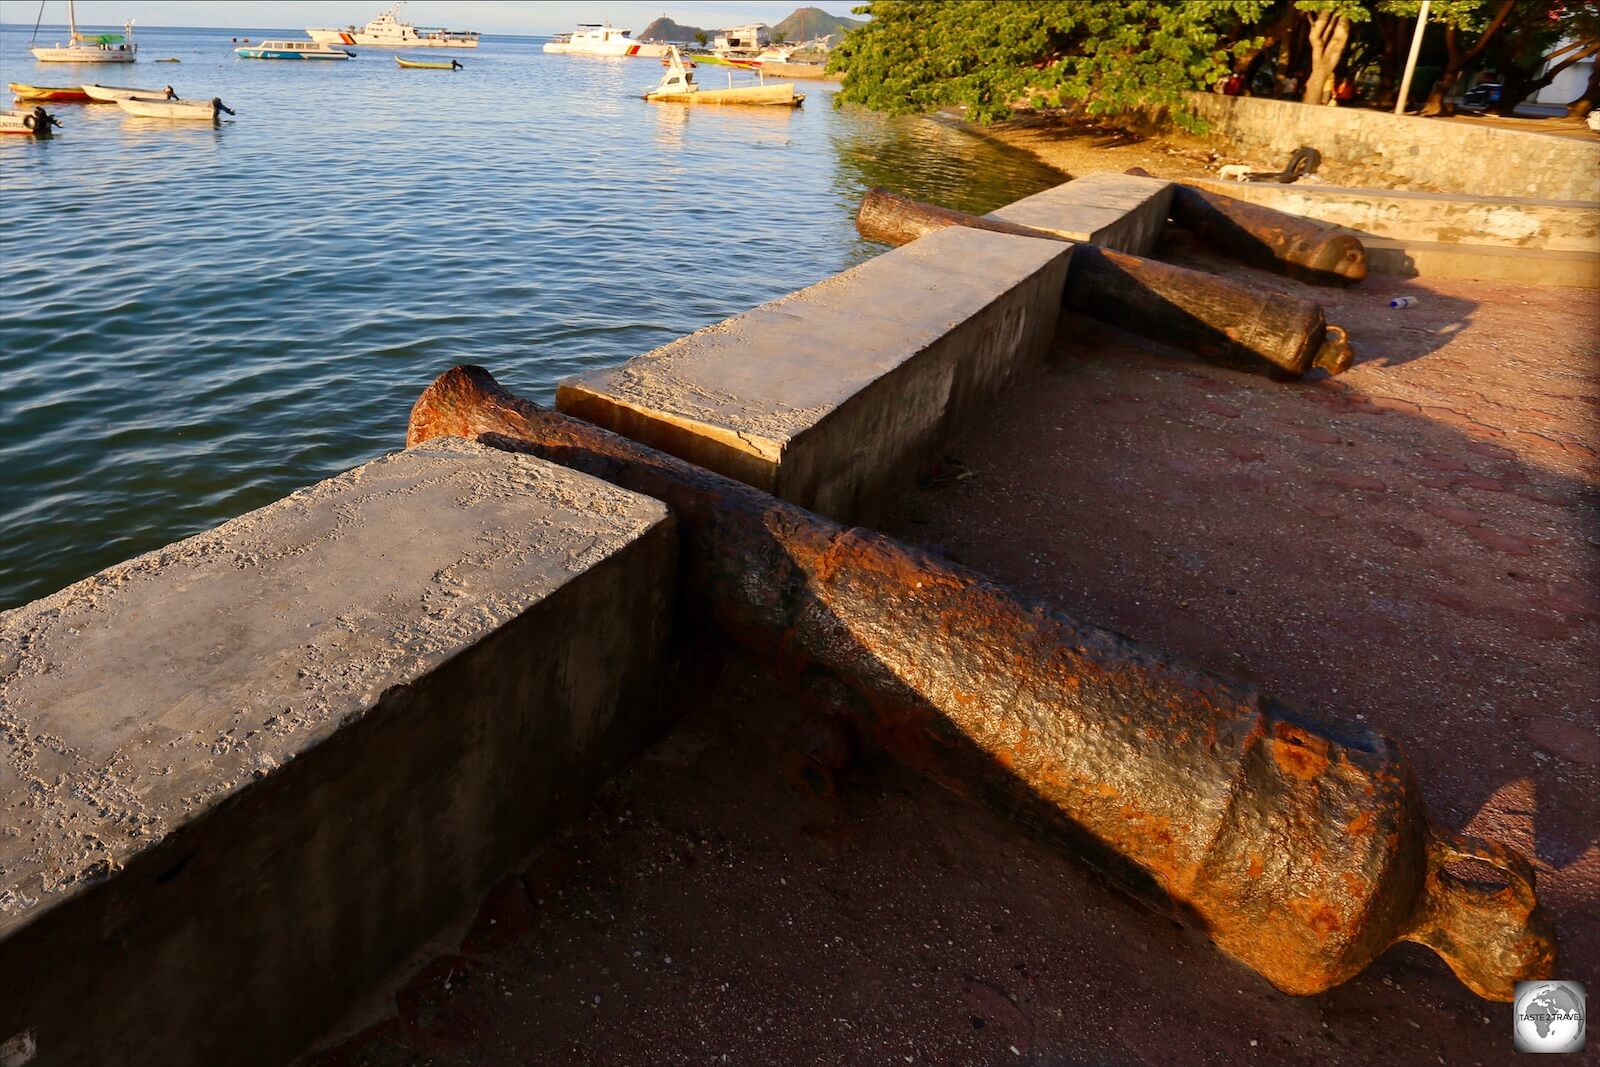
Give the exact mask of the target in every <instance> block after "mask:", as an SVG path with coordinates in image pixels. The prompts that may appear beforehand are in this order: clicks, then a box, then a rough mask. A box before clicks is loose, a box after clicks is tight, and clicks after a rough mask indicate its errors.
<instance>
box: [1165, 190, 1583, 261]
mask: <svg viewBox="0 0 1600 1067" xmlns="http://www.w3.org/2000/svg"><path fill="white" fill-rule="evenodd" d="M1193 184H1194V185H1196V186H1199V187H1200V188H1203V189H1210V190H1212V191H1214V192H1218V193H1222V194H1223V195H1225V196H1231V197H1234V198H1235V199H1238V200H1247V201H1249V202H1250V203H1253V204H1260V205H1262V206H1263V207H1270V208H1276V209H1277V210H1279V211H1287V212H1289V213H1290V214H1291V215H1300V216H1302V217H1304V218H1308V219H1317V220H1319V221H1321V222H1326V223H1328V224H1330V225H1333V226H1336V227H1338V228H1339V229H1341V230H1343V231H1345V232H1347V233H1353V234H1355V235H1356V236H1358V237H1361V238H1362V239H1363V240H1366V239H1369V238H1374V237H1386V238H1391V239H1394V240H1397V241H1401V242H1407V241H1427V242H1435V243H1439V244H1460V245H1472V246H1484V247H1504V248H1526V249H1530V250H1541V251H1547V252H1585V253H1588V254H1590V255H1594V256H1600V204H1593V203H1585V202H1583V201H1578V200H1537V199H1534V198H1531V197H1513V196H1475V195H1469V194H1466V193H1424V192H1414V191H1409V190H1401V189H1361V188H1347V187H1342V186H1334V185H1306V184H1303V183H1296V184H1293V185H1279V184H1277V183H1276V182H1224V181H1197V182H1194V183H1193Z"/></svg>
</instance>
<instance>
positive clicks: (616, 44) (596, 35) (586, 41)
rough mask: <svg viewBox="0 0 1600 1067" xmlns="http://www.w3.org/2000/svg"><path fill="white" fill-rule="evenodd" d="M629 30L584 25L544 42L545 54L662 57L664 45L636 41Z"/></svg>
mask: <svg viewBox="0 0 1600 1067" xmlns="http://www.w3.org/2000/svg"><path fill="white" fill-rule="evenodd" d="M629 33H630V31H628V30H619V29H616V28H615V27H614V26H612V25H611V23H609V22H606V23H598V22H585V23H583V24H582V25H580V26H579V27H578V28H577V29H575V30H573V31H572V32H571V33H558V34H556V35H555V37H554V39H552V40H550V41H548V42H546V44H545V46H544V50H545V51H546V52H556V53H559V54H564V55H573V56H664V55H666V54H667V49H666V47H665V46H663V45H659V44H650V43H648V42H645V41H635V40H634V39H633V38H632V37H631V36H629Z"/></svg>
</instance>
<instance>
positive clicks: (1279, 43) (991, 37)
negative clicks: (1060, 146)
mask: <svg viewBox="0 0 1600 1067" xmlns="http://www.w3.org/2000/svg"><path fill="white" fill-rule="evenodd" d="M1420 8H1421V0H1062V2H1042V0H1003V2H997V0H875V2H873V3H870V4H867V5H866V6H864V7H859V8H857V9H856V12H857V13H858V14H867V15H870V16H871V21H870V22H868V23H866V24H865V25H864V26H861V27H860V28H858V29H855V30H852V31H851V32H850V33H849V35H848V36H846V38H845V39H844V42H843V44H842V45H841V46H840V47H839V48H838V49H836V50H835V51H834V53H833V56H832V61H831V63H830V69H831V70H834V71H843V72H845V79H844V89H843V91H842V92H840V93H839V94H838V95H837V99H838V100H839V101H840V102H851V103H858V104H864V105H866V106H868V107H872V108H876V109H879V110H883V111H898V112H918V111H930V110H933V109H935V108H939V107H945V106H949V105H963V106H965V108H966V109H967V116H968V118H970V119H972V120H974V121H977V122H993V121H996V120H999V119H1003V118H1006V117H1007V116H1009V115H1010V113H1011V111H1012V109H1013V108H1014V107H1016V106H1019V105H1032V106H1035V107H1040V106H1064V105H1078V106H1080V107H1081V108H1082V109H1083V110H1084V111H1086V112H1087V113H1088V114H1091V115H1115V114H1118V113H1123V112H1128V111H1133V110H1137V109H1141V108H1150V107H1165V108H1167V109H1168V110H1169V112H1170V113H1171V114H1172V115H1173V116H1174V118H1175V119H1177V120H1178V121H1179V122H1180V123H1182V124H1184V125H1191V126H1192V125H1193V123H1192V122H1190V121H1188V120H1187V117H1186V116H1187V114H1188V112H1187V110H1186V104H1185V99H1186V97H1185V94H1186V93H1188V92H1189V91H1191V90H1195V89H1209V88H1212V87H1215V86H1216V85H1217V84H1218V83H1219V82H1220V81H1221V80H1222V79H1223V78H1225V77H1227V76H1228V74H1229V73H1230V72H1231V73H1234V74H1237V75H1239V80H1240V83H1242V91H1244V92H1246V93H1249V92H1250V91H1251V88H1252V86H1256V87H1257V89H1258V90H1262V89H1264V88H1265V87H1266V86H1268V85H1273V84H1274V83H1276V87H1277V91H1278V92H1279V94H1280V95H1281V94H1282V92H1283V88H1282V86H1283V82H1282V81H1281V80H1280V79H1282V78H1290V79H1296V78H1298V79H1303V83H1302V88H1301V92H1300V95H1301V98H1302V99H1303V100H1304V101H1305V102H1307V103H1322V102H1324V101H1326V99H1327V86H1328V84H1329V83H1330V81H1331V80H1333V78H1335V77H1337V76H1349V75H1353V74H1355V73H1357V72H1358V71H1359V69H1360V68H1362V67H1368V68H1372V70H1370V71H1369V74H1370V73H1373V72H1374V71H1375V76H1376V84H1375V91H1374V93H1373V95H1374V97H1375V100H1374V102H1375V103H1377V104H1379V105H1380V106H1389V105H1392V103H1393V101H1394V98H1395V95H1396V91H1397V83H1398V80H1399V74H1400V71H1401V67H1402V65H1403V63H1404V60H1405V57H1406V55H1407V54H1408V52H1409V47H1410V41H1411V32H1412V28H1413V27H1414V26H1415V21H1416V18H1417V15H1418V13H1419V10H1420ZM1429 10H1430V14H1429V28H1428V34H1427V37H1426V38H1425V43H1424V49H1423V51H1424V58H1423V61H1422V63H1421V64H1420V66H1419V69H1420V70H1422V71H1424V77H1423V80H1422V81H1421V82H1420V83H1419V85H1418V87H1417V91H1418V92H1419V93H1423V92H1426V94H1427V96H1428V102H1427V104H1426V106H1425V108H1424V114H1438V113H1448V112H1449V111H1450V110H1451V107H1452V104H1451V100H1452V98H1453V94H1454V93H1455V92H1457V91H1459V89H1460V87H1461V86H1462V85H1463V84H1464V82H1463V79H1462V76H1463V75H1464V74H1465V73H1467V72H1469V71H1474V70H1481V71H1486V72H1488V71H1492V72H1493V73H1495V74H1497V75H1498V76H1499V77H1500V78H1501V79H1502V80H1503V82H1504V85H1505V89H1504V91H1503V94H1502V97H1501V101H1500V105H1499V108H1500V110H1501V111H1502V113H1505V114H1509V113H1510V112H1511V111H1512V110H1513V109H1514V108H1515V107H1516V105H1517V104H1518V103H1520V102H1521V101H1522V100H1524V99H1526V98H1527V97H1528V96H1529V95H1531V94H1532V93H1534V92H1537V91H1538V90H1539V89H1541V88H1543V87H1544V86H1546V85H1549V84H1550V83H1551V82H1552V81H1553V80H1554V78H1555V77H1556V76H1557V75H1559V74H1560V73H1561V72H1562V71H1563V70H1566V69H1569V68H1570V67H1572V66H1573V65H1575V64H1577V63H1580V62H1583V61H1584V60H1586V59H1590V58H1592V57H1594V56H1596V55H1597V54H1600V0H1433V2H1432V4H1431V5H1430V9H1429ZM1263 79H1264V80H1263ZM1589 81H1590V85H1589V87H1588V88H1587V89H1586V90H1585V92H1584V98H1585V100H1587V99H1590V98H1594V97H1596V96H1600V80H1597V79H1596V78H1593V77H1591V78H1590V79H1589ZM1367 84H1368V85H1369V86H1372V84H1373V83H1372V82H1368V83H1367ZM1230 91H1232V88H1231V87H1230ZM1582 102H1583V101H1578V102H1575V103H1574V107H1578V105H1579V104H1580V103H1582Z"/></svg>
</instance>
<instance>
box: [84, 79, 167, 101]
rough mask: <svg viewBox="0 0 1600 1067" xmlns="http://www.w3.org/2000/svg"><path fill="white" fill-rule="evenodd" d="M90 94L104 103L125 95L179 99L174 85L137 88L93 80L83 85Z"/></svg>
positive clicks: (90, 96)
mask: <svg viewBox="0 0 1600 1067" xmlns="http://www.w3.org/2000/svg"><path fill="white" fill-rule="evenodd" d="M81 88H82V89H83V91H84V92H86V93H88V94H89V99H90V100H94V101H97V102H99V103H102V104H115V103H116V102H117V101H118V100H120V99H121V98H123V97H125V96H148V97H153V98H156V99H160V98H163V97H165V98H166V99H168V100H176V99H178V94H177V93H175V92H173V90H172V86H170V85H168V86H164V87H163V88H160V89H135V88H134V87H133V86H131V85H95V84H93V83H92V82H91V83H89V84H87V85H84V86H82V87H81Z"/></svg>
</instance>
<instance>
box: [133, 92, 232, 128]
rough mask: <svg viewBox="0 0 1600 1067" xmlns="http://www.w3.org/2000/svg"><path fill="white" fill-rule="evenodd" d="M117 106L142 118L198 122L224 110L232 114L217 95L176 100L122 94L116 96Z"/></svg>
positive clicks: (211, 118)
mask: <svg viewBox="0 0 1600 1067" xmlns="http://www.w3.org/2000/svg"><path fill="white" fill-rule="evenodd" d="M117 106H118V107H120V108H121V109H122V110H124V111H126V112H127V113H128V114H130V115H138V116H139V117H140V118H143V119H188V120H192V121H198V122H212V121H215V120H216V118H217V116H218V114H219V113H221V112H224V111H226V112H227V113H228V114H230V115H232V114H233V109H232V108H230V107H229V106H228V105H227V104H224V103H223V102H222V101H221V100H219V99H218V98H217V97H214V96H213V97H212V98H211V99H210V100H177V99H171V100H168V99H163V98H161V97H144V96H122V97H118V98H117Z"/></svg>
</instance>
